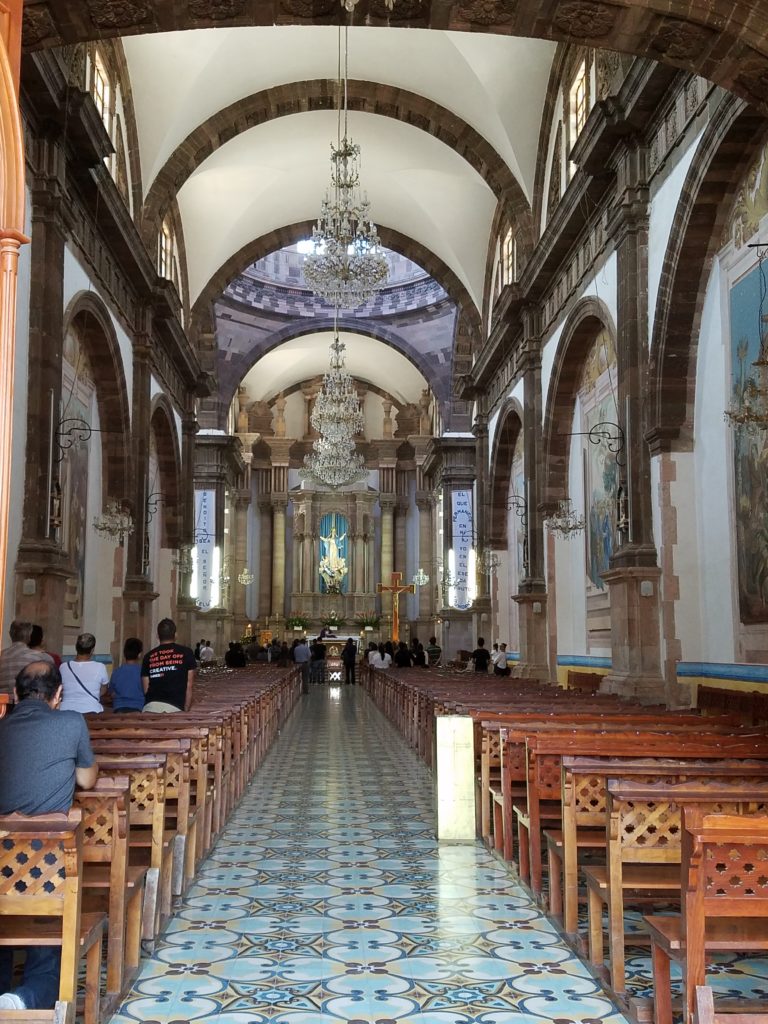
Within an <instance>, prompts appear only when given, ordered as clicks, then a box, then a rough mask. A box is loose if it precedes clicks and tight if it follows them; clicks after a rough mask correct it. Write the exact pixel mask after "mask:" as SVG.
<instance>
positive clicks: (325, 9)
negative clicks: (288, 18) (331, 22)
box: [280, 0, 336, 19]
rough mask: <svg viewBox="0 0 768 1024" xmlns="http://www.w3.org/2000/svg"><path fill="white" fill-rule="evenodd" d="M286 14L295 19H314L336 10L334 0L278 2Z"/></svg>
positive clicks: (289, 0)
mask: <svg viewBox="0 0 768 1024" xmlns="http://www.w3.org/2000/svg"><path fill="white" fill-rule="evenodd" d="M280 6H281V8H282V9H283V10H284V11H285V13H286V14H292V15H293V16H294V17H296V18H308V19H314V18H318V17H322V16H324V15H326V14H330V13H331V11H335V10H336V3H335V0H280Z"/></svg>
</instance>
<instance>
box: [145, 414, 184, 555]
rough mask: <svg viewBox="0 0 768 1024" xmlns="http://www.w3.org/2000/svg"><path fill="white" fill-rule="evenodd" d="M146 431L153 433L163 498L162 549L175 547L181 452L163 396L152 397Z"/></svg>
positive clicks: (179, 509) (179, 519) (180, 516)
mask: <svg viewBox="0 0 768 1024" xmlns="http://www.w3.org/2000/svg"><path fill="white" fill-rule="evenodd" d="M149 424H150V430H151V431H152V433H153V434H154V438H155V449H156V451H157V465H158V472H159V475H160V488H159V489H160V491H161V492H162V496H163V524H164V531H163V537H162V541H161V543H162V546H163V547H165V548H178V546H179V544H180V543H181V525H182V522H183V519H184V515H183V509H182V507H181V502H182V500H183V489H182V486H181V450H180V448H179V438H178V435H177V432H176V422H175V419H174V416H173V407H172V405H171V403H170V400H169V399H168V396H167V395H156V396H155V397H154V399H153V401H152V412H151V415H150V420H149Z"/></svg>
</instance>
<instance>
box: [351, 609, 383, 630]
mask: <svg viewBox="0 0 768 1024" xmlns="http://www.w3.org/2000/svg"><path fill="white" fill-rule="evenodd" d="M355 622H356V623H357V625H358V626H360V628H361V629H365V627H366V626H370V627H371V629H376V627H377V626H378V625H379V624H380V622H381V616H380V615H377V614H376V612H360V614H359V615H357V616H355Z"/></svg>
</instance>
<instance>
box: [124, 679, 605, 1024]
mask: <svg viewBox="0 0 768 1024" xmlns="http://www.w3.org/2000/svg"><path fill="white" fill-rule="evenodd" d="M433 834H434V823H433V811H432V788H431V780H430V776H429V774H428V773H427V771H426V769H425V768H424V767H423V765H421V763H420V762H419V761H418V759H417V758H416V757H415V755H414V754H413V753H412V752H411V751H410V750H409V749H408V748H407V746H406V745H405V744H404V742H403V741H402V739H401V738H400V736H399V735H398V734H397V732H396V731H395V730H394V729H393V728H392V727H391V726H390V724H389V723H388V722H387V721H386V720H385V719H384V718H383V716H382V715H381V714H380V713H379V711H378V710H377V709H376V708H375V706H374V705H373V704H372V703H371V702H370V701H369V700H368V698H367V697H366V696H365V695H364V694H363V693H361V692H359V691H358V690H357V689H356V688H352V687H349V688H346V689H345V690H344V691H343V692H340V691H339V690H338V689H329V688H328V687H325V686H322V687H316V688H313V692H312V693H311V694H310V695H309V697H306V698H303V701H302V705H301V707H300V708H299V709H298V710H297V711H296V712H295V713H294V715H293V716H292V717H291V719H290V720H289V722H288V723H287V726H286V728H285V730H284V732H283V734H282V735H281V736H280V737H279V739H278V740H277V742H276V743H275V745H274V746H273V748H272V750H271V751H270V753H269V755H268V757H267V759H266V761H265V763H264V765H263V766H262V768H261V769H260V770H259V772H258V773H257V775H256V778H255V779H254V781H253V783H252V784H251V786H250V788H249V790H248V792H247V793H246V795H245V797H244V799H243V801H242V803H241V805H240V806H239V808H238V809H237V811H236V813H235V814H234V815H233V817H232V818H231V820H230V822H229V823H228V825H227V828H226V829H225V831H224V833H223V835H222V837H221V839H220V840H219V842H218V843H217V845H216V847H215V849H214V850H213V853H212V855H211V856H210V857H209V859H208V860H207V861H206V862H205V864H204V865H203V867H202V869H201V870H200V872H199V875H198V877H197V878H196V880H195V884H194V885H193V886H192V887H191V889H190V891H189V893H188V894H187V897H186V898H185V899H184V901H183V904H182V906H181V908H180V910H179V911H178V913H177V914H176V916H175V917H174V919H173V921H172V922H171V924H170V925H169V927H168V930H167V931H166V933H165V934H164V936H163V939H162V941H161V942H159V943H158V946H157V948H156V950H155V953H154V955H153V956H152V958H151V959H149V960H147V961H145V963H144V966H143V969H142V971H141V974H140V976H139V978H138V980H137V982H136V984H135V986H134V989H133V990H132V992H131V993H130V995H129V997H128V998H127V999H126V1000H125V1002H124V1003H123V1005H122V1006H121V1007H120V1009H119V1012H118V1013H117V1014H116V1015H115V1016H114V1017H113V1018H112V1024H129V1022H135V1021H141V1022H143V1024H172V1022H173V1024H181V1022H185V1021H204V1020H211V1021H213V1020H215V1021H216V1024H266V1022H270V1024H340V1022H341V1024H374V1022H375V1024H537V1022H541V1021H553V1022H556V1024H571V1022H574V1024H596V1022H598V1021H600V1022H604V1024H622V1022H623V1021H624V1018H623V1017H622V1016H621V1015H620V1014H619V1013H618V1012H617V1011H616V1009H615V1007H614V1006H613V1005H612V1003H611V1001H610V1000H609V999H608V998H607V997H606V996H605V995H604V993H603V992H602V991H601V989H600V987H599V985H598V984H597V983H596V982H595V981H594V980H593V978H592V977H591V976H590V975H589V973H588V972H587V970H586V969H585V967H584V966H583V965H582V963H581V962H580V961H579V960H578V959H577V958H576V957H575V956H574V954H573V953H572V952H571V951H570V950H569V949H568V947H567V946H565V945H564V944H563V943H562V942H561V941H560V939H559V938H558V936H557V934H556V933H555V931H554V930H553V929H552V927H551V926H550V925H549V923H548V922H547V920H546V918H544V917H543V915H542V914H541V913H540V912H539V910H537V908H536V907H535V906H534V905H533V904H532V903H531V902H530V900H529V899H528V897H527V895H526V894H525V893H524V891H523V890H522V889H520V888H518V887H517V886H516V885H515V884H514V881H513V880H512V879H511V878H510V876H509V874H508V873H507V871H506V870H505V869H504V868H503V866H501V865H500V864H498V863H497V862H496V861H495V860H493V858H492V857H491V856H490V855H488V854H487V853H486V852H485V851H484V850H483V849H482V848H481V847H479V846H477V847H440V846H438V845H437V843H436V842H435V840H434V838H433Z"/></svg>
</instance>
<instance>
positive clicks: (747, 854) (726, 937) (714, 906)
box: [645, 806, 768, 1024]
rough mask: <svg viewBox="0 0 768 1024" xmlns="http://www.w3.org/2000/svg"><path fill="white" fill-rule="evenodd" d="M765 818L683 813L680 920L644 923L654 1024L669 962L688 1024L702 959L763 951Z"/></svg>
mask: <svg viewBox="0 0 768 1024" xmlns="http://www.w3.org/2000/svg"><path fill="white" fill-rule="evenodd" d="M766 863H768V817H766V816H765V815H764V814H763V815H762V816H754V817H751V816H736V815H732V814H708V813H706V812H705V811H704V809H703V808H702V807H700V806H699V807H688V806H686V807H685V808H684V813H683V857H682V877H681V887H682V890H683V894H684V899H683V914H682V917H667V916H660V915H653V916H651V917H646V918H645V923H646V925H647V927H648V930H649V931H650V934H651V951H652V962H653V992H654V1021H655V1024H672V992H671V984H670V962H671V960H677V961H680V962H681V965H682V973H683V1024H691V1021H692V1018H693V1012H694V993H695V990H696V987H697V986H699V985H703V984H704V981H705V956H706V955H707V954H709V953H714V952H737V953H748V952H765V951H766V950H768V878H767V877H766Z"/></svg>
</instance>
